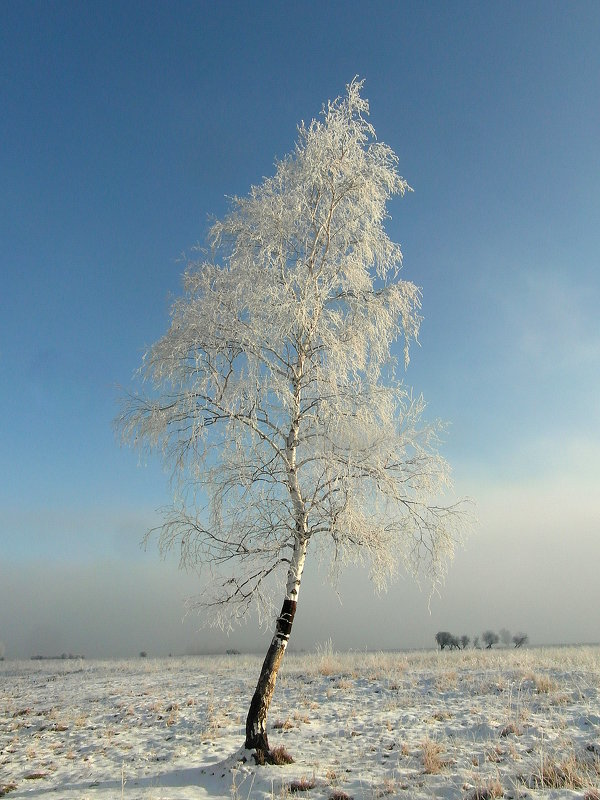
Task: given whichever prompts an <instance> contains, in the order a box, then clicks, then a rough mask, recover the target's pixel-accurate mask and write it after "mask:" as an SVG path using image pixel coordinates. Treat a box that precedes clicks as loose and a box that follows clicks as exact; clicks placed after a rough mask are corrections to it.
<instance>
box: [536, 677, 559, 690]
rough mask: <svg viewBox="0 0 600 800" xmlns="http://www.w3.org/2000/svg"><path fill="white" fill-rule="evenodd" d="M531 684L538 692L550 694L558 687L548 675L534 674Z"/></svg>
mask: <svg viewBox="0 0 600 800" xmlns="http://www.w3.org/2000/svg"><path fill="white" fill-rule="evenodd" d="M533 684H534V686H535V690H536V692H537V693H538V694H550V692H555V691H556V690H557V689H558V684H557V683H556V681H555V680H553V679H552V678H551V677H550V676H549V675H534V676H533Z"/></svg>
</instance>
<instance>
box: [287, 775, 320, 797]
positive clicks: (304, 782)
mask: <svg viewBox="0 0 600 800" xmlns="http://www.w3.org/2000/svg"><path fill="white" fill-rule="evenodd" d="M316 785H317V782H316V780H315V777H314V775H313V777H312V778H307V777H302V778H299V779H298V780H297V781H292V782H291V783H290V785H289V790H290V792H292V793H293V792H308V791H310V790H311V789H314V788H315V786H316Z"/></svg>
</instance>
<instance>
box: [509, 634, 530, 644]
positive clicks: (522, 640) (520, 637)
mask: <svg viewBox="0 0 600 800" xmlns="http://www.w3.org/2000/svg"><path fill="white" fill-rule="evenodd" d="M512 640H513V644H514V646H515V647H523V645H524V644H527V642H528V641H529V636H527V634H526V633H516V634H515V635H514V636H513V637H512Z"/></svg>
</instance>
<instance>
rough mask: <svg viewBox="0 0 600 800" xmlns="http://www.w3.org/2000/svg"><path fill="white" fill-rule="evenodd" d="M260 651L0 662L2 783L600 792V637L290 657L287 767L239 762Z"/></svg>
mask: <svg viewBox="0 0 600 800" xmlns="http://www.w3.org/2000/svg"><path fill="white" fill-rule="evenodd" d="M259 667H260V659H259V658H258V657H256V658H255V657H247V656H231V657H205V658H195V657H194V658H192V657H187V658H169V659H160V660H153V659H138V660H135V661H133V660H132V661H93V662H90V661H44V662H33V661H32V662H14V661H13V662H11V661H6V662H3V663H0V796H2V795H3V794H7V795H9V796H10V798H11V800H12V798H15V800H16V798H20V797H45V796H47V795H49V796H51V797H64V798H79V799H83V798H104V799H108V798H120V797H124V798H128V799H129V800H133V798H144V799H145V800H150V798H152V799H153V800H159V798H164V800H178V799H182V798H186V799H188V798H195V799H201V798H232V799H233V800H246V798H271V799H272V800H275V799H276V798H283V797H289V796H290V795H294V796H299V797H307V798H314V799H316V798H319V800H321V799H329V798H336V800H344V798H346V797H353V798H354V799H355V800H359V799H360V800H362V799H363V798H365V799H367V798H368V800H371V799H372V798H384V797H390V798H393V797H403V798H407V800H408V798H410V799H411V800H413V798H417V799H421V798H423V800H424V798H434V797H442V798H463V797H464V798H470V800H478V799H479V798H488V797H489V798H491V797H499V796H501V795H503V796H504V797H507V798H510V797H513V798H516V797H531V798H548V800H549V799H550V798H558V797H560V798H571V797H572V798H587V799H588V800H600V788H599V787H600V648H597V647H594V648H587V647H582V648H557V649H530V650H522V651H519V650H516V651H515V650H510V651H500V650H499V651H473V650H470V651H464V652H450V653H449V652H424V653H396V654H392V653H362V654H356V653H354V654H341V655H338V654H336V653H333V652H332V651H331V649H327V648H325V649H322V650H321V651H320V652H318V653H316V654H304V655H294V654H289V653H288V655H287V656H286V659H285V661H284V666H283V668H282V671H281V673H280V677H279V681H278V684H277V689H276V693H275V697H274V700H273V704H272V707H271V712H270V725H271V732H270V742H271V746H275V745H283V746H284V747H285V748H286V749H287V751H289V753H290V754H292V755H293V757H294V763H292V764H288V765H286V766H279V767H278V766H268V767H255V766H251V765H250V764H238V765H237V766H234V767H233V768H232V766H231V762H229V763H228V762H226V761H225V759H227V757H228V756H231V755H232V754H234V753H235V752H236V751H237V750H238V749H239V747H240V745H241V744H242V742H243V727H244V721H245V713H246V710H247V706H248V703H249V700H250V696H251V694H252V691H253V689H254V685H255V682H256V678H257V676H258V670H259Z"/></svg>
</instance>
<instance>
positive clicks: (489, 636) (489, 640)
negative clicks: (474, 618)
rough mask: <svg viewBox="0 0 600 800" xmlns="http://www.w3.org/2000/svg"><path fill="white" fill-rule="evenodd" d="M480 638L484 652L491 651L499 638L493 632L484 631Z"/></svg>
mask: <svg viewBox="0 0 600 800" xmlns="http://www.w3.org/2000/svg"><path fill="white" fill-rule="evenodd" d="M481 638H482V639H483V641H484V643H485V647H486V650H491V649H492V647H493V645H495V644H498V642H499V641H500V637H499V636H498V634H497V633H494V631H485V632H484V633H482V634H481Z"/></svg>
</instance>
